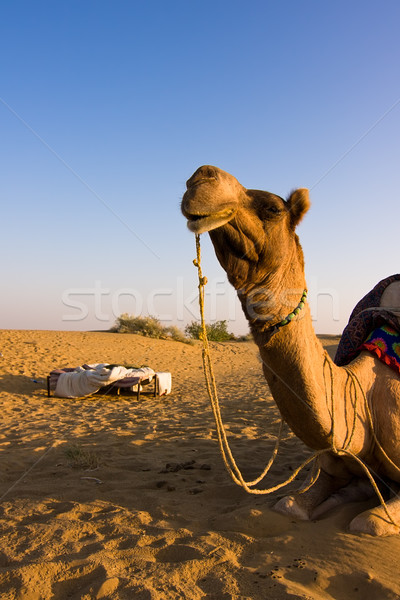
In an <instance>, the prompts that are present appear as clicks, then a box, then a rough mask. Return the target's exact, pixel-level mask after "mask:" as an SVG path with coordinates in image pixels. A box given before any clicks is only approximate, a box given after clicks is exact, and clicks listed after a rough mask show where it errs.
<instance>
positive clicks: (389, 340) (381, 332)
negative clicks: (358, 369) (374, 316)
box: [360, 325, 400, 374]
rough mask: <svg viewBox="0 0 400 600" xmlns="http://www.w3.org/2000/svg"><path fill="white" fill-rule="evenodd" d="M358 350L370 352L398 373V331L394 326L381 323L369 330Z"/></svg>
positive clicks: (399, 367) (399, 351) (399, 356)
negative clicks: (381, 324) (376, 327)
mask: <svg viewBox="0 0 400 600" xmlns="http://www.w3.org/2000/svg"><path fill="white" fill-rule="evenodd" d="M360 350H368V351H369V352H372V353H373V354H375V355H376V356H377V358H379V360H381V361H382V362H384V363H385V364H386V365H388V366H389V367H392V369H395V370H396V371H397V372H398V373H399V374H400V333H399V332H398V331H397V330H396V329H394V327H390V326H389V325H383V326H382V327H378V329H374V331H371V333H370V334H369V336H368V337H367V339H366V340H365V342H364V343H363V344H361V347H360Z"/></svg>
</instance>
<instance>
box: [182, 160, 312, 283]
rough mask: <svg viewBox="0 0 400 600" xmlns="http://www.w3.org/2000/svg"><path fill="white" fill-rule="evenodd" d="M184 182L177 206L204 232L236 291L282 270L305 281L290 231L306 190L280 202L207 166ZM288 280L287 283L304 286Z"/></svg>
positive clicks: (192, 227) (303, 208)
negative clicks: (294, 272) (180, 199)
mask: <svg viewBox="0 0 400 600" xmlns="http://www.w3.org/2000/svg"><path fill="white" fill-rule="evenodd" d="M186 185H187V191H186V192H185V194H184V196H183V199H182V205H181V209H182V213H183V215H184V216H185V217H186V219H187V221H188V227H189V229H190V230H191V231H193V232H194V233H204V232H206V231H208V232H209V234H210V238H211V241H212V243H213V245H214V248H215V252H216V255H217V258H218V260H219V262H220V264H221V266H222V267H223V269H224V270H225V271H226V273H227V275H228V279H229V281H230V282H231V283H232V285H233V286H234V287H235V288H236V289H237V290H238V291H239V293H244V294H246V292H247V291H248V290H253V289H254V288H255V286H257V287H259V286H269V285H271V283H272V282H273V281H274V280H275V281H277V280H279V281H282V280H284V279H285V273H284V271H285V270H286V271H288V272H289V271H291V272H292V273H293V271H295V270H296V268H297V270H299V269H300V271H301V273H302V275H301V277H302V278H303V281H304V262H303V253H302V250H301V247H300V244H299V241H298V237H297V235H296V233H295V229H296V226H297V225H298V223H299V222H300V220H301V219H302V217H303V215H304V214H305V213H306V212H307V210H308V208H309V206H310V202H309V198H308V190H305V189H298V190H295V191H294V192H292V193H291V194H290V196H289V198H288V199H287V200H283V199H282V198H281V197H279V196H276V195H275V194H271V193H270V192H264V191H260V190H250V189H246V188H245V187H243V186H242V185H241V184H240V183H239V182H238V180H237V179H235V177H233V176H232V175H230V174H229V173H226V172H225V171H222V170H221V169H218V168H217V167H212V166H209V165H207V166H203V167H200V168H199V169H197V171H195V173H194V174H193V175H192V176H191V177H190V179H188V181H187V184H186ZM301 277H300V279H301ZM290 279H291V281H290V282H289V281H287V283H288V284H290V285H292V286H293V285H299V286H301V285H303V284H302V283H301V282H300V281H294V278H293V277H291V278H290ZM295 279H296V278H295ZM297 279H299V277H297Z"/></svg>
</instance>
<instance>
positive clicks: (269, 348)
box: [253, 305, 337, 449]
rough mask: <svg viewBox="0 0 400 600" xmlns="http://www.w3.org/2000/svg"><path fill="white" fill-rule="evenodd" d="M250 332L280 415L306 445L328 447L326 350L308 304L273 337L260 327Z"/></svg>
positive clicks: (328, 411) (329, 424)
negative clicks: (257, 348) (318, 335)
mask: <svg viewBox="0 0 400 600" xmlns="http://www.w3.org/2000/svg"><path fill="white" fill-rule="evenodd" d="M253 334H254V338H255V341H256V343H257V345H258V347H259V349H260V355H261V359H262V362H263V370H264V375H265V377H266V379H267V382H268V385H269V387H270V390H271V393H272V395H273V397H274V400H275V402H276V403H277V405H278V408H279V410H280V412H281V414H282V416H283V418H284V419H285V421H286V422H287V424H288V425H289V427H290V428H291V429H292V431H293V432H294V433H295V434H296V435H297V436H298V437H299V438H300V439H302V440H303V442H304V443H306V444H307V445H308V446H310V447H312V448H314V449H319V448H324V447H327V445H328V443H329V435H330V433H331V428H332V420H331V413H330V409H329V407H328V402H327V399H326V390H325V382H324V362H325V360H326V353H325V350H324V349H323V347H322V344H321V342H320V341H319V340H318V338H317V336H316V335H315V332H314V329H313V326H312V322H311V315H310V309H309V306H308V305H306V306H305V307H304V309H303V311H302V312H301V314H300V315H297V317H296V318H295V319H294V320H293V321H292V322H290V323H289V324H288V325H287V326H285V327H282V328H281V329H280V330H279V331H278V332H277V333H276V335H274V336H273V337H269V336H268V330H262V329H261V330H260V331H257V330H254V328H253ZM327 360H330V359H329V358H328V359H327ZM332 366H333V368H334V370H335V371H336V370H337V367H335V365H332Z"/></svg>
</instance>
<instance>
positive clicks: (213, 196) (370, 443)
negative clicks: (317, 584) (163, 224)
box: [181, 165, 400, 536]
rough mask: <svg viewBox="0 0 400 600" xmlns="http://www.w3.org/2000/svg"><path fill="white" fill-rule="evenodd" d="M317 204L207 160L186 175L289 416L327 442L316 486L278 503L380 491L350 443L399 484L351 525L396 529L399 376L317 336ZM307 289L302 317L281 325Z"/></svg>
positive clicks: (293, 507)
mask: <svg viewBox="0 0 400 600" xmlns="http://www.w3.org/2000/svg"><path fill="white" fill-rule="evenodd" d="M309 207H310V200H309V193H308V190H306V189H297V190H295V191H293V192H292V193H291V194H290V196H289V197H288V199H287V200H284V199H282V198H281V197H279V196H277V195H275V194H272V193H269V192H266V191H260V190H253V189H246V188H245V187H243V186H242V185H241V184H240V183H239V181H238V180H237V179H236V178H235V177H233V176H232V175H230V174H229V173H227V172H225V171H222V170H221V169H219V168H217V167H213V166H209V165H206V166H202V167H200V168H199V169H197V170H196V171H195V173H194V174H193V175H192V176H191V177H190V179H189V180H188V181H187V190H186V192H185V194H184V196H183V199H182V204H181V211H182V213H183V215H184V216H185V217H186V219H187V224H188V227H189V229H190V230H191V231H192V232H194V233H197V234H201V233H204V232H208V233H209V235H210V238H211V241H212V244H213V246H214V249H215V253H216V256H217V259H218V261H219V262H220V264H221V266H222V267H223V269H224V270H225V271H226V273H227V277H228V280H229V282H230V283H231V284H232V285H233V286H234V287H235V289H236V291H237V294H238V297H239V300H240V302H241V305H242V308H243V311H244V313H245V315H246V318H247V320H248V322H249V326H250V330H251V333H252V335H253V338H254V340H255V342H256V344H257V346H258V348H259V352H260V356H261V360H262V364H263V372H264V376H265V378H266V381H267V383H268V386H269V388H270V391H271V393H272V396H273V398H274V400H275V402H276V404H277V406H278V408H279V411H280V413H281V415H282V417H283V419H284V420H285V421H286V423H287V424H288V426H289V428H290V429H291V430H292V431H293V432H294V434H295V435H296V436H297V437H298V438H300V439H301V440H302V441H303V442H304V444H306V445H307V446H308V447H309V448H311V449H313V450H321V449H328V450H327V452H325V453H323V454H321V455H320V456H319V459H318V460H319V466H320V471H319V476H318V478H317V479H316V481H314V483H313V484H312V485H311V487H310V486H309V485H304V490H305V491H302V492H301V493H296V494H294V495H290V496H286V497H283V498H281V499H280V500H279V501H278V502H277V503H276V504H275V506H274V507H273V508H274V509H275V510H277V511H279V512H281V513H283V514H286V515H288V516H290V517H291V518H293V517H294V518H296V519H301V520H311V519H316V518H319V517H321V516H322V515H323V514H324V513H326V511H328V510H330V509H331V508H333V507H335V506H337V505H339V504H341V503H344V502H349V501H355V500H365V499H367V498H369V497H372V496H373V495H374V491H373V488H372V485H371V483H370V481H369V479H368V477H367V475H366V474H365V472H364V470H363V469H362V467H361V465H360V464H359V462H357V460H355V459H354V458H353V457H352V456H350V455H348V454H343V453H340V452H337V451H336V449H342V448H347V449H348V450H349V452H351V453H352V454H353V455H355V456H356V457H358V458H359V459H360V460H362V461H363V462H364V463H365V464H366V465H367V466H368V468H369V469H370V471H371V473H372V474H373V476H374V477H375V479H376V481H377V482H378V483H379V484H381V482H385V486H384V487H385V489H386V492H387V493H389V492H388V490H390V493H391V497H390V499H389V500H387V510H388V512H389V513H390V517H391V519H390V518H389V517H388V514H387V512H385V510H384V506H382V505H378V506H376V507H374V508H371V509H368V510H364V511H363V512H361V513H360V514H358V515H357V516H356V517H355V518H353V519H352V521H351V522H350V524H349V528H350V530H351V531H353V532H360V533H368V534H370V535H375V536H385V535H392V534H395V533H396V534H397V533H399V531H400V527H399V525H400V495H397V492H398V491H399V490H400V486H399V484H400V469H399V468H397V465H399V466H400V377H399V376H398V374H397V373H396V372H395V371H394V370H393V369H391V368H389V367H388V366H387V365H385V364H383V362H381V361H380V360H379V359H378V358H376V356H375V355H373V354H372V353H370V352H367V351H362V352H361V353H360V354H359V355H358V356H357V357H356V358H355V359H354V360H353V361H352V362H351V363H350V364H349V365H347V367H346V368H344V367H339V366H337V365H336V364H335V363H334V362H333V361H332V359H331V358H329V356H328V355H327V353H326V351H325V350H324V348H323V346H322V344H321V342H320V341H319V339H318V338H317V336H316V334H315V332H314V328H313V325H312V320H311V313H310V308H309V306H308V304H307V302H306V301H304V296H303V293H304V291H305V290H306V287H307V286H306V282H305V275H304V258H303V252H302V248H301V246H300V243H299V238H298V236H297V234H296V232H295V229H296V226H297V225H298V223H299V222H300V221H301V219H302V218H303V216H304V214H305V213H306V212H307V211H308V209H309ZM392 285H394V284H392ZM396 285H397V288H396V286H394V287H393V288H392V289H391V290H390V291H389V290H387V293H386V294H385V297H386V299H387V300H386V301H388V302H389V303H390V302H393V301H394V300H393V298H395V300H396V302H397V305H398V306H399V305H400V302H399V299H400V295H399V291H400V290H399V284H398V283H396ZM302 296H303V298H302ZM300 299H302V300H303V302H302V303H300V304H299V306H298V310H296V311H294V313H295V315H294V318H292V319H291V320H290V321H288V324H285V326H282V319H283V318H284V317H285V316H286V315H288V313H290V312H291V311H293V309H294V308H295V307H296V306H297V305H298V303H299V300H300ZM303 305H304V306H303ZM278 324H279V325H278ZM349 371H350V375H351V374H353V375H354V377H353V381H356V382H357V383H356V384H355V387H357V388H359V389H358V392H359V394H358V395H359V398H358V402H357V405H355V400H354V393H353V395H352V394H350V392H349ZM331 386H332V387H331ZM350 387H351V386H350ZM362 390H363V392H364V394H365V396H362V393H361V392H362ZM353 391H354V390H353ZM331 392H332V394H333V403H334V404H332V403H331V397H330V393H331ZM363 399H364V401H363ZM366 403H367V404H368V407H369V410H368V408H367V407H366ZM333 406H334V427H333V419H332V416H333V415H332V412H333V409H332V407H333ZM377 442H379V443H377ZM389 495H390V494H389Z"/></svg>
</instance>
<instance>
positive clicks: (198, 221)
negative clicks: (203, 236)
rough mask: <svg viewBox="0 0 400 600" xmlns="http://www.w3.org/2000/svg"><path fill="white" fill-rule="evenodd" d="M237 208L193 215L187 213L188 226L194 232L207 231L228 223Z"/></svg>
mask: <svg viewBox="0 0 400 600" xmlns="http://www.w3.org/2000/svg"><path fill="white" fill-rule="evenodd" d="M235 212H236V209H235V208H225V209H223V210H220V211H218V212H216V213H212V214H208V215H192V214H190V213H186V214H185V217H186V218H187V220H188V223H187V226H188V228H189V229H190V231H192V232H193V233H205V232H206V231H211V230H212V229H217V228H218V227H222V225H225V224H226V223H228V222H229V221H230V220H231V219H232V217H233V215H234V214H235Z"/></svg>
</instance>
